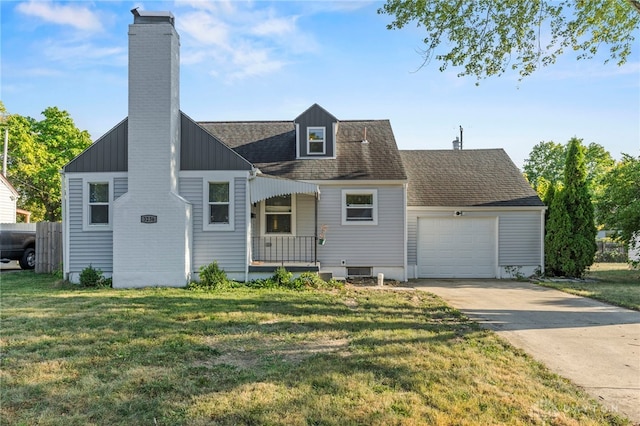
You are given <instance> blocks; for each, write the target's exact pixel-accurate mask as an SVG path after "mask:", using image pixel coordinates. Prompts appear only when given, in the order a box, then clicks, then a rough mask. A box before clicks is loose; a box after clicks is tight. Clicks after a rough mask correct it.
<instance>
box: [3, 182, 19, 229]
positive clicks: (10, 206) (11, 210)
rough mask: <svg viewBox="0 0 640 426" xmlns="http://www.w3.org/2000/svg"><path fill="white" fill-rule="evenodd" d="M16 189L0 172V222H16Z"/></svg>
mask: <svg viewBox="0 0 640 426" xmlns="http://www.w3.org/2000/svg"><path fill="white" fill-rule="evenodd" d="M17 201H18V191H16V189H15V188H14V187H13V185H11V183H10V182H9V181H8V180H7V178H6V177H5V176H4V175H3V174H1V173H0V223H16V203H17Z"/></svg>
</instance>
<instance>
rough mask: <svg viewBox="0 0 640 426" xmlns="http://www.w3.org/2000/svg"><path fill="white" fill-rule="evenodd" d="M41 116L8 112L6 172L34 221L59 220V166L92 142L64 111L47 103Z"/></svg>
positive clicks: (21, 206) (21, 203) (21, 205)
mask: <svg viewBox="0 0 640 426" xmlns="http://www.w3.org/2000/svg"><path fill="white" fill-rule="evenodd" d="M42 115H43V116H44V119H43V120H41V121H37V120H35V119H34V118H31V117H23V116H21V115H17V114H14V115H10V116H9V118H8V119H7V125H8V126H9V155H8V161H7V163H8V167H7V169H8V170H7V176H8V178H9V180H10V181H11V183H12V184H13V186H14V187H15V188H16V190H17V191H18V192H19V193H20V198H19V199H18V206H19V207H20V208H23V209H26V210H29V211H31V212H32V215H31V218H32V220H34V221H39V220H48V221H59V220H61V182H60V170H61V169H62V167H63V166H64V165H65V164H66V163H67V162H69V161H70V160H71V159H73V158H74V157H75V156H76V155H78V154H79V153H80V152H82V151H83V150H84V149H85V148H87V147H88V146H89V145H91V137H90V136H89V133H88V132H87V131H86V130H84V131H81V130H79V129H78V128H77V127H76V126H75V124H74V122H73V119H72V118H71V117H70V116H69V113H68V112H67V111H63V110H60V109H58V108H57V107H49V108H47V109H45V110H44V111H43V112H42Z"/></svg>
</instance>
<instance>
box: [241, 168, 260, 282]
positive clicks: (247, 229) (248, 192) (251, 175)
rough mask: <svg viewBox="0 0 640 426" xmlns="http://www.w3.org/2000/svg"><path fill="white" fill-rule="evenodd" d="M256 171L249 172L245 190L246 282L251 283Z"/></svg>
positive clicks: (253, 169) (252, 169)
mask: <svg viewBox="0 0 640 426" xmlns="http://www.w3.org/2000/svg"><path fill="white" fill-rule="evenodd" d="M256 170H257V169H255V168H254V167H251V171H250V172H249V176H248V177H247V187H246V188H245V200H247V201H246V203H245V221H246V225H245V232H246V240H245V244H246V245H247V249H246V250H245V262H244V282H245V283H248V282H249V263H250V262H251V258H252V256H253V254H252V253H251V232H253V231H252V229H251V185H249V183H250V182H251V180H253V179H254V178H255V177H256Z"/></svg>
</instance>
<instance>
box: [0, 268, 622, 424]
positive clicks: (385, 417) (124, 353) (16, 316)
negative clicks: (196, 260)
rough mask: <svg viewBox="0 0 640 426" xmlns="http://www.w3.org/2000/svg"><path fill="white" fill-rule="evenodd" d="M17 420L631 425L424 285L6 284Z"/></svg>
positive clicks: (8, 369)
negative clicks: (206, 288) (204, 289)
mask: <svg viewBox="0 0 640 426" xmlns="http://www.w3.org/2000/svg"><path fill="white" fill-rule="evenodd" d="M0 319H1V321H2V322H1V324H0V325H1V331H0V333H1V334H0V337H1V340H0V349H1V358H0V379H1V382H0V383H1V386H0V392H1V393H0V401H1V402H0V417H1V418H2V419H3V421H2V424H3V425H4V424H7V425H17V424H42V425H62V424H64V425H76V424H77V425H91V424H95V425H103V424H110V425H128V424H159V425H163V424H170V425H180V424H184V425H209V424H216V425H237V424H239V425H243V424H245V425H248V424H286V425H306V424H316V425H354V424H362V425H365V424H366V425H393V424H398V425H400V424H416V425H422V424H424V425H427V424H428V425H432V424H433V425H438V424H442V425H444V424H458V425H476V424H566V425H578V424H580V425H605V424H628V421H627V420H625V419H623V418H621V417H619V416H617V415H616V414H613V413H610V412H607V411H606V410H605V409H604V408H602V407H601V406H600V405H599V404H598V403H597V402H595V401H594V400H592V399H590V398H589V397H588V396H587V395H586V394H585V393H583V392H582V391H581V390H580V389H578V388H576V387H575V386H574V385H572V384H571V383H570V382H568V381H566V380H564V379H562V378H560V377H558V376H557V375H555V374H552V373H550V372H549V370H547V369H546V368H545V367H544V366H543V365H541V364H539V363H537V362H535V361H533V360H532V359H531V358H530V357H529V356H527V355H526V354H525V353H524V352H522V351H519V350H517V349H515V348H513V347H512V346H510V345H509V344H508V343H506V342H505V341H504V340H501V339H500V338H498V337H497V336H496V335H495V334H493V333H492V332H489V331H486V330H482V329H481V328H480V327H479V326H477V324H475V323H473V322H471V321H469V320H468V319H467V318H466V317H464V316H463V315H462V314H461V313H460V312H459V311H456V310H454V309H451V308H450V307H448V306H447V305H446V304H445V303H444V302H443V301H442V300H441V299H439V298H437V297H435V296H433V295H431V294H427V293H419V292H415V291H402V292H400V291H391V290H385V291H372V290H364V289H357V288H353V287H347V288H345V289H344V290H334V291H298V292H296V291H284V290H241V289H236V290H229V291H220V292H214V293H197V292H191V291H187V290H184V289H156V288H149V289H143V290H113V289H99V290H88V289H81V288H78V287H75V286H70V285H64V284H60V283H56V281H55V279H53V278H51V277H49V276H39V275H35V274H33V273H32V272H17V273H11V274H3V275H2V276H1V282H0Z"/></svg>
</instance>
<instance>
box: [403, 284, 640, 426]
mask: <svg viewBox="0 0 640 426" xmlns="http://www.w3.org/2000/svg"><path fill="white" fill-rule="evenodd" d="M410 285H411V286H412V287H414V288H416V289H418V290H424V291H429V292H431V293H435V294H436V295H438V296H440V297H442V298H443V299H444V300H445V301H447V302H448V303H449V304H450V305H451V306H453V307H455V308H457V309H459V310H460V311H462V312H464V313H465V314H466V315H467V316H468V317H470V318H471V319H473V320H475V321H478V322H479V323H480V324H481V325H483V326H484V327H487V328H490V329H492V330H495V331H496V332H497V333H498V334H499V335H500V336H502V337H504V338H506V339H507V340H508V341H509V342H510V343H511V344H512V345H514V346H516V347H518V348H520V349H523V350H524V351H526V352H527V353H529V354H530V355H532V356H533V357H534V358H535V359H536V360H538V361H540V362H542V363H544V364H545V365H546V366H547V367H549V369H551V370H552V371H554V372H555V373H557V374H559V375H561V376H563V377H565V378H567V379H570V380H571V381H573V382H574V383H575V384H577V385H578V386H580V387H582V388H584V389H585V391H587V392H588V393H589V394H590V395H591V396H592V397H593V398H595V399H596V400H598V401H600V403H602V405H604V406H605V407H607V408H609V409H611V410H613V411H616V412H619V413H621V414H623V415H625V416H627V417H628V418H629V419H630V420H631V421H632V422H633V423H634V424H640V312H636V311H632V310H628V309H623V308H618V307H615V306H611V305H607V304H605V303H600V302H597V301H594V300H591V299H587V298H584V297H579V296H573V295H571V294H567V293H563V292H561V291H557V290H553V289H548V288H545V287H540V286H537V285H535V284H531V283H527V282H515V281H496V280H491V281H487V280H417V281H411V282H410Z"/></svg>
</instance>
